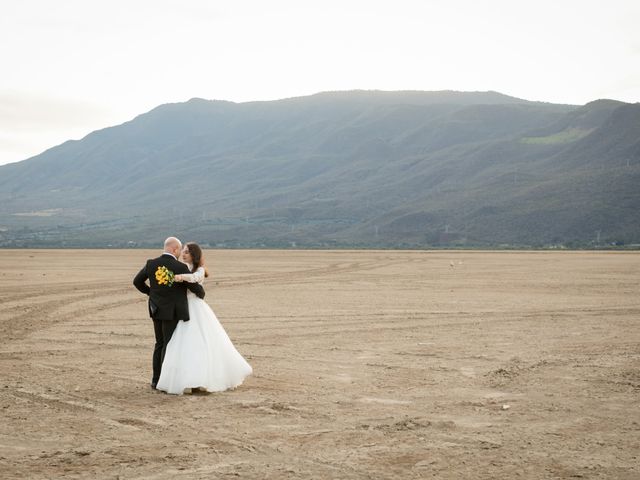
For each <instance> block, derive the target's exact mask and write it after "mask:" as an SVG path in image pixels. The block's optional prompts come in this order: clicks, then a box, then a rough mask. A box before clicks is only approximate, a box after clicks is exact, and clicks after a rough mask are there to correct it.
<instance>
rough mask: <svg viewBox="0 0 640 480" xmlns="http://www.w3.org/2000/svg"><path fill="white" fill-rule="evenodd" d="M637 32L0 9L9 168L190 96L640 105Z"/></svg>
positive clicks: (317, 16) (620, 15)
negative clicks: (483, 98)
mask: <svg viewBox="0 0 640 480" xmlns="http://www.w3.org/2000/svg"><path fill="white" fill-rule="evenodd" d="M638 24H640V2H637V1H635V0H610V1H608V2H606V3H605V2H602V1H598V0H563V1H557V0H539V1H537V2H524V1H513V0H484V1H477V0H397V1H395V2H390V1H387V0H368V1H364V0H341V1H338V0H323V1H318V0H316V1H294V0H272V1H269V2H264V1H262V0H242V1H230V0H228V1H215V2H213V1H209V0H190V1H188V2H175V1H173V0H136V1H134V2H130V1H125V0H109V1H107V0H95V1H91V2H86V1H84V0H64V1H61V2H50V1H48V0H22V1H20V2H5V4H4V5H3V6H1V7H0V62H1V64H2V65H3V75H2V83H1V84H0V112H1V113H2V115H0V138H3V139H4V141H2V144H0V163H4V162H7V161H15V160H20V159H22V158H26V157H27V156H28V155H32V154H33V152H34V151H42V150H44V149H45V148H47V147H49V146H52V145H51V144H48V145H46V144H45V142H49V141H51V137H49V136H47V135H49V134H50V133H51V132H61V133H62V134H63V135H64V133H63V132H67V135H68V136H67V137H66V138H73V137H74V136H78V135H82V134H84V133H88V132H89V131H90V130H93V129H96V128H101V127H106V126H109V125H112V124H114V123H120V122H122V121H125V120H128V119H130V118H132V117H134V116H135V115H137V114H140V113H143V112H145V111H147V110H150V109H151V108H153V107H155V106H157V105H159V104H162V103H167V102H176V101H184V100H187V99H189V98H191V97H196V96H197V97H203V98H209V99H225V100H233V101H248V100H268V99H276V98H284V97H291V96H299V95H305V94H311V93H315V92H318V91H326V90H342V89H354V88H364V89H386V90H402V89H417V90H442V89H457V90H497V91H501V92H503V93H506V94H509V95H515V96H519V97H522V98H527V99H532V100H542V101H551V102H558V103H573V104H583V103H586V102H588V101H591V100H594V99H596V98H602V97H608V98H617V99H619V100H624V101H631V102H637V101H640V98H639V96H638V86H639V85H640V33H639V30H640V29H638V28H637V25H638ZM5 114H6V117H5V118H4V119H2V116H4V115H5ZM27 132H32V134H31V135H29V136H28V137H27V136H25V135H27ZM56 138H58V137H56ZM66 138H63V139H61V140H60V141H63V140H64V139H66ZM28 143H31V144H32V145H33V147H32V148H31V149H30V150H27V149H25V150H24V153H23V154H20V153H19V152H17V150H16V149H17V148H18V147H16V145H23V144H24V145H26V144H28ZM58 143H60V142H58ZM10 144H11V145H14V147H13V149H12V150H11V149H10V148H9V145H10ZM3 145H4V146H3ZM15 155H18V156H17V157H16V156H15Z"/></svg>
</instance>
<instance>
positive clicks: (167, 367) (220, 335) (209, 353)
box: [133, 237, 252, 395]
mask: <svg viewBox="0 0 640 480" xmlns="http://www.w3.org/2000/svg"><path fill="white" fill-rule="evenodd" d="M207 276H208V272H207V269H206V267H205V265H204V259H203V256H202V249H201V248H200V247H199V246H198V245H197V244H196V243H187V244H186V245H185V246H184V247H183V246H182V243H181V242H180V240H178V239H177V238H175V237H169V238H167V239H166V240H165V242H164V251H163V253H162V255H161V256H159V257H158V258H154V259H151V260H147V263H146V265H145V266H144V267H143V268H142V270H140V271H139V272H138V274H137V275H136V276H135V278H134V279H133V284H134V285H135V287H136V288H137V289H138V290H140V291H141V292H142V293H144V294H146V295H148V296H149V316H150V317H151V318H152V319H153V329H154V332H155V338H156V342H155V347H154V350H153V377H152V379H151V387H152V388H154V389H157V390H161V391H164V392H167V393H173V394H178V395H181V394H183V393H185V392H191V391H194V390H197V389H201V390H205V391H207V392H219V391H223V390H227V389H229V388H234V387H237V386H238V385H240V384H241V383H242V382H243V380H244V379H245V378H246V377H247V376H248V375H250V374H251V373H252V368H251V366H250V365H249V364H248V363H247V362H246V360H245V359H244V358H243V357H242V355H240V354H239V353H238V351H237V350H236V349H235V347H234V346H233V343H231V340H230V339H229V337H228V335H227V333H226V332H225V331H224V328H222V325H220V322H219V321H218V319H217V317H216V315H215V313H213V310H211V308H210V307H209V305H208V304H207V303H206V302H205V301H204V300H203V299H204V294H205V292H204V288H203V287H202V284H203V282H204V279H205V277H207ZM147 281H148V282H149V284H148V285H147Z"/></svg>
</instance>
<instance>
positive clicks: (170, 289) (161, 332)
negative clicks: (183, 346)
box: [133, 237, 204, 389]
mask: <svg viewBox="0 0 640 480" xmlns="http://www.w3.org/2000/svg"><path fill="white" fill-rule="evenodd" d="M181 250H182V243H180V240H178V239H177V238H175V237H169V238H167V239H166V240H165V241H164V251H163V252H162V255H160V256H159V257H158V258H154V259H152V260H147V264H146V265H145V266H144V267H142V270H140V271H139V272H138V274H137V275H136V276H135V278H134V279H133V284H134V285H135V287H136V288H137V289H138V290H140V291H141V292H142V293H144V294H145V295H149V316H150V317H151V318H152V319H153V330H154V332H155V335H156V344H155V348H154V349H153V378H152V379H151V388H153V389H155V388H156V384H157V383H158V379H159V378H160V369H161V368H162V361H163V360H164V354H165V351H166V349H167V345H168V344H169V340H171V335H173V331H174V330H175V328H176V326H177V325H178V321H179V320H184V321H187V320H189V307H188V305H187V288H188V289H189V290H191V291H192V292H193V293H195V294H196V295H197V296H198V297H200V298H204V289H203V288H202V285H200V284H199V283H189V282H176V283H172V282H171V281H168V280H167V276H166V274H165V275H163V274H162V272H163V271H166V270H169V272H171V273H173V274H175V275H179V274H182V273H190V272H189V268H188V267H187V266H186V265H185V264H184V263H182V262H180V261H178V257H179V256H180V252H181ZM163 267H164V268H163ZM164 269H166V270H164ZM147 280H149V285H147V284H146V281H147Z"/></svg>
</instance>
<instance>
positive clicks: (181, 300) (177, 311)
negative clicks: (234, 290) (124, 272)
mask: <svg viewBox="0 0 640 480" xmlns="http://www.w3.org/2000/svg"><path fill="white" fill-rule="evenodd" d="M162 266H164V267H167V268H168V269H169V270H171V271H172V272H173V273H175V274H176V275H178V274H181V273H190V272H189V267H187V266H186V265H185V264H184V263H182V262H179V261H178V260H176V259H175V258H173V256H171V255H168V254H162V255H161V256H159V257H158V258H154V259H151V260H147V264H146V265H145V266H144V267H142V270H140V271H139V272H138V274H137V275H136V276H135V277H134V279H133V284H134V285H135V287H136V288H137V289H138V290H140V291H141V292H142V293H144V294H146V295H149V316H150V317H151V318H153V319H154V320H189V307H188V306H187V289H189V290H191V291H192V292H193V293H195V294H196V295H197V296H198V297H200V298H204V289H203V288H202V285H200V284H199V283H189V282H176V283H174V284H173V285H172V286H170V287H169V286H168V285H160V284H158V281H157V280H156V270H157V269H158V267H162ZM147 280H149V285H147V283H146V281H147Z"/></svg>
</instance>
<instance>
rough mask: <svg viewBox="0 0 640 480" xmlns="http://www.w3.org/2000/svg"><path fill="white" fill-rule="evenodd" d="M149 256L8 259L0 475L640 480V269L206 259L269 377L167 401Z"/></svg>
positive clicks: (31, 254) (571, 257) (331, 258)
mask: <svg viewBox="0 0 640 480" xmlns="http://www.w3.org/2000/svg"><path fill="white" fill-rule="evenodd" d="M156 254H157V252H155V251H154V252H151V251H143V250H121V251H112V250H93V251H91V250H19V251H16V250H13V251H12V250H0V265H2V267H1V270H0V272H1V273H0V335H1V336H0V339H1V341H0V374H1V377H0V411H1V412H2V422H1V424H0V478H2V479H11V478H35V479H39V478H124V479H142V478H144V479H173V478H222V479H224V478H249V479H252V478H257V479H263V478H264V479H290V478H301V479H302V478H305V479H306V478H319V479H350V478H376V479H396V478H402V479H412V478H456V479H457V478H487V479H488V478H497V479H513V478H611V479H637V478H640V459H639V456H640V328H639V327H640V254H638V253H602V252H563V253H560V252H558V253H551V252H453V251H440V252H397V251H229V250H216V251H208V252H206V256H207V258H208V262H209V264H210V267H211V271H212V278H211V279H210V280H209V282H208V283H207V285H206V288H207V292H208V293H207V298H206V300H207V301H208V302H209V304H210V305H212V307H213V309H214V310H215V311H216V313H217V314H218V317H219V318H220V320H221V322H222V323H223V325H224V326H225V328H226V330H227V332H228V333H229V335H230V337H231V338H232V339H233V341H234V342H235V345H236V347H237V348H238V350H239V351H240V352H241V353H243V354H244V355H245V357H246V358H247V359H248V360H249V362H250V363H251V364H252V365H253V367H254V370H255V374H254V376H252V377H250V378H249V379H248V380H247V381H246V382H245V383H244V384H243V385H242V386H241V387H239V388H238V389H236V390H235V391H230V392H224V393H221V394H210V395H207V394H197V395H185V396H182V397H178V396H170V395H166V394H162V393H158V392H155V391H152V390H151V389H150V387H149V380H150V371H151V350H152V344H153V332H152V324H151V321H150V320H149V319H148V318H147V317H146V306H145V305H146V303H145V302H146V298H145V297H143V296H142V295H141V294H139V293H138V292H137V291H136V290H135V289H134V287H133V286H132V285H131V279H132V278H133V276H134V274H135V273H136V271H137V270H138V269H139V268H140V267H141V266H142V265H143V263H144V261H145V259H146V258H148V257H151V256H155V255H156Z"/></svg>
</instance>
